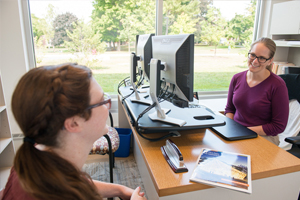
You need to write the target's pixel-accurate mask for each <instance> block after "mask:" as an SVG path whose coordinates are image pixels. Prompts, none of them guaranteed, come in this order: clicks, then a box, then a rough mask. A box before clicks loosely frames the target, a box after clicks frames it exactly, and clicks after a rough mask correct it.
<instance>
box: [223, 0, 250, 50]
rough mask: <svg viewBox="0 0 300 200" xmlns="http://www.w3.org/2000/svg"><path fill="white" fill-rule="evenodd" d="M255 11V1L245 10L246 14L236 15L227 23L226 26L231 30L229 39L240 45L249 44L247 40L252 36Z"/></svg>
mask: <svg viewBox="0 0 300 200" xmlns="http://www.w3.org/2000/svg"><path fill="white" fill-rule="evenodd" d="M255 10H256V1H251V3H250V5H249V6H248V8H247V12H246V13H245V14H244V15H237V14H236V15H235V17H234V18H233V19H232V20H230V22H229V23H228V26H229V27H230V29H231V34H232V35H231V37H232V38H233V40H234V41H235V42H237V43H239V44H240V45H242V44H244V43H245V42H246V41H248V42H249V38H251V37H252V35H253V27H254V19H255ZM251 40H252V38H251Z"/></svg>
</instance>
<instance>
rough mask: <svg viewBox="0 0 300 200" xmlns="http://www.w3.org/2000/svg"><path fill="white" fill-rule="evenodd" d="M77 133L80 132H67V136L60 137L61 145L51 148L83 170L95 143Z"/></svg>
mask: <svg viewBox="0 0 300 200" xmlns="http://www.w3.org/2000/svg"><path fill="white" fill-rule="evenodd" d="M75 134H79V133H67V134H65V137H60V138H59V141H60V144H59V147H57V148H51V150H52V151H54V152H55V153H57V154H58V155H59V156H60V157H62V158H63V159H65V160H68V161H69V162H71V163H72V164H73V165H74V166H76V167H77V168H78V169H79V170H81V169H82V167H83V165H84V163H85V161H86V159H87V157H88V155H89V152H90V149H91V148H92V146H93V143H91V142H89V141H86V140H84V138H81V137H78V136H75Z"/></svg>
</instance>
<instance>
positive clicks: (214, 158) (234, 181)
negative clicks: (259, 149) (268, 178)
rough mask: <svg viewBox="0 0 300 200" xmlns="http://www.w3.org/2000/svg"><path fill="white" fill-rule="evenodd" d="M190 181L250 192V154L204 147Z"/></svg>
mask: <svg viewBox="0 0 300 200" xmlns="http://www.w3.org/2000/svg"><path fill="white" fill-rule="evenodd" d="M190 181H193V182H197V183H203V184H207V185H211V186H218V187H223V188H227V189H232V190H236V191H239V192H244V193H249V194H250V193H252V180H251V162H250V155H245V154H237V153H230V152H223V151H216V150H212V149H202V151H201V153H200V155H199V157H198V159H197V163H196V166H195V168H194V170H193V173H192V176H191V177H190Z"/></svg>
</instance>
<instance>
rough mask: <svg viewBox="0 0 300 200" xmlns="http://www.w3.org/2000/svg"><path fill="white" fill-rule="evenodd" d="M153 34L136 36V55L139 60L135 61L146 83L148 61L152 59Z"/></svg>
mask: <svg viewBox="0 0 300 200" xmlns="http://www.w3.org/2000/svg"><path fill="white" fill-rule="evenodd" d="M153 36H154V34H144V35H138V37H137V38H138V41H137V47H136V55H137V56H138V57H139V58H140V59H139V60H138V61H137V64H138V67H139V68H140V69H141V70H142V71H143V74H142V75H143V76H144V78H145V79H146V81H149V80H150V60H151V58H152V37H153Z"/></svg>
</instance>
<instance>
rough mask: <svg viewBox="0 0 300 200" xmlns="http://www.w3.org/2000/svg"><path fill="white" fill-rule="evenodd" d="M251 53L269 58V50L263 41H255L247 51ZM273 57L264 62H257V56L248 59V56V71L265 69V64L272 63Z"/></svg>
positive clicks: (255, 71) (256, 71)
mask: <svg viewBox="0 0 300 200" xmlns="http://www.w3.org/2000/svg"><path fill="white" fill-rule="evenodd" d="M249 53H251V54H252V55H255V56H256V57H261V58H266V59H269V58H270V50H269V49H268V47H266V46H265V45H264V44H263V43H257V44H255V45H254V46H253V47H252V49H251V50H250V51H249ZM273 59H274V58H271V59H270V60H267V61H266V62H264V63H261V62H258V59H257V58H254V59H250V58H248V68H249V71H250V72H253V73H258V72H262V71H264V70H267V66H269V65H271V64H272V63H273Z"/></svg>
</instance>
